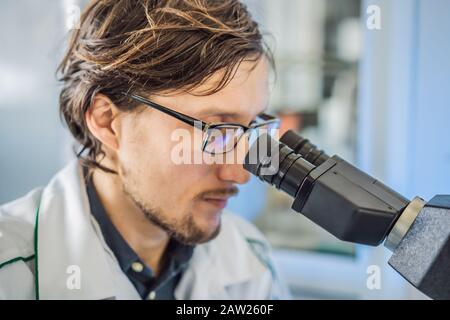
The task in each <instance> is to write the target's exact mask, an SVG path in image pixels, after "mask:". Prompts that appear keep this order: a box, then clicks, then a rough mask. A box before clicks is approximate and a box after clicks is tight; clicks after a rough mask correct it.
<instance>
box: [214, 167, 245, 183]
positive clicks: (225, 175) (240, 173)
mask: <svg viewBox="0 0 450 320" xmlns="http://www.w3.org/2000/svg"><path fill="white" fill-rule="evenodd" d="M219 179H220V180H223V181H228V182H232V183H236V184H246V183H247V182H248V181H249V180H250V173H248V172H247V171H246V170H245V169H244V167H243V166H242V164H222V165H220V166H219Z"/></svg>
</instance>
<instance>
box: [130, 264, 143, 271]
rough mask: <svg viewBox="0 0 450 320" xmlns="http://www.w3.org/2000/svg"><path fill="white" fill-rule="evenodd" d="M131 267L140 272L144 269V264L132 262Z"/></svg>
mask: <svg viewBox="0 0 450 320" xmlns="http://www.w3.org/2000/svg"><path fill="white" fill-rule="evenodd" d="M131 269H133V271H135V272H142V270H144V266H143V265H142V263H140V262H133V264H132V265H131Z"/></svg>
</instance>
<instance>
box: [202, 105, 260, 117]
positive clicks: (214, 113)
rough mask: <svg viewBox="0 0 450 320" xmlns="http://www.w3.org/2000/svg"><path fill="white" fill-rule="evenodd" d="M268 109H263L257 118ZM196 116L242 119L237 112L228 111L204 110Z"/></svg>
mask: <svg viewBox="0 0 450 320" xmlns="http://www.w3.org/2000/svg"><path fill="white" fill-rule="evenodd" d="M267 109H268V106H266V107H264V109H262V110H261V111H260V112H259V113H258V114H257V116H259V115H261V114H263V113H266V112H267ZM198 116H201V117H208V116H217V117H229V118H240V117H242V114H239V113H237V112H229V111H217V110H212V109H209V110H204V111H203V112H200V113H199V114H198Z"/></svg>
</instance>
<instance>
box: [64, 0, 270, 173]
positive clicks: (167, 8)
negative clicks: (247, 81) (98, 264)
mask: <svg viewBox="0 0 450 320" xmlns="http://www.w3.org/2000/svg"><path fill="white" fill-rule="evenodd" d="M263 55H264V56H266V57H267V58H268V60H269V62H270V63H271V64H272V65H273V57H272V54H271V52H270V49H269V48H268V47H267V45H266V44H265V43H264V41H263V37H262V34H261V32H260V30H259V27H258V24H257V23H256V22H255V21H254V20H253V19H252V17H251V15H250V13H249V12H248V10H247V7H246V6H245V5H244V4H243V3H241V2H240V1H238V0H94V1H91V2H90V4H89V5H88V6H87V8H86V9H85V11H84V12H83V14H82V16H81V20H80V28H79V29H78V30H74V31H73V35H72V37H71V40H70V43H69V47H68V51H67V53H66V55H65V56H64V58H63V60H62V62H61V64H60V66H59V68H58V73H59V75H60V77H59V79H60V81H61V82H62V90H61V93H60V114H61V117H62V118H63V119H64V121H65V122H66V124H67V126H68V128H69V130H70V131H71V133H72V135H73V136H74V137H75V139H76V140H77V141H78V142H79V143H80V144H81V146H82V150H81V152H79V153H78V157H79V158H81V159H82V161H83V162H84V163H85V164H86V165H87V166H89V167H98V168H100V169H102V170H105V171H108V172H113V171H112V170H110V169H108V168H105V167H104V166H102V165H100V164H99V156H103V157H104V156H105V153H104V152H103V151H102V148H101V143H100V142H99V141H98V140H97V139H96V138H95V137H94V136H93V135H92V134H91V133H90V131H89V129H88V127H87V124H86V121H85V113H86V111H87V110H88V108H89V107H90V105H91V104H92V101H93V98H94V96H95V95H96V94H98V93H101V94H104V95H106V96H108V97H109V98H110V99H111V100H112V101H113V102H114V104H115V105H116V106H117V107H118V108H119V109H120V110H123V111H132V110H135V109H136V107H137V106H138V104H137V103H136V102H134V101H132V100H129V99H128V98H126V97H125V96H124V95H123V94H122V93H123V92H133V93H137V94H145V95H151V94H154V93H158V92H168V91H169V92H170V91H179V90H181V91H184V92H190V91H192V90H193V89H195V88H197V87H198V86H200V85H201V84H203V83H204V82H205V81H207V80H208V79H209V78H210V77H211V76H212V75H213V74H215V73H216V72H217V71H223V73H222V74H223V77H222V78H221V81H219V83H217V85H216V86H215V87H214V88H211V89H210V90H208V91H205V92H202V93H201V95H209V94H213V93H215V92H217V91H219V90H221V89H222V88H223V87H225V86H226V85H227V84H228V82H229V81H230V80H231V79H232V78H233V76H234V72H235V71H236V68H237V67H238V66H239V64H240V63H241V62H242V61H247V60H250V61H255V62H256V61H258V60H259V59H260V58H261V56H263ZM84 151H87V152H86V154H85V156H82V154H83V153H84Z"/></svg>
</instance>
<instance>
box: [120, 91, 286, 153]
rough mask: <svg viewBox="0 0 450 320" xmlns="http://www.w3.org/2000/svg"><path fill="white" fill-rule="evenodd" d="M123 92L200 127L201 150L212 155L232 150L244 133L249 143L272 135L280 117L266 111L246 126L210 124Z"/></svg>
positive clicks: (277, 126) (129, 96)
mask: <svg viewBox="0 0 450 320" xmlns="http://www.w3.org/2000/svg"><path fill="white" fill-rule="evenodd" d="M123 94H124V95H125V96H127V97H128V98H130V99H133V100H135V101H137V102H140V103H142V104H144V105H146V106H148V107H151V108H154V109H157V110H159V111H161V112H164V113H165V114H167V115H169V116H172V117H174V118H176V119H178V120H180V121H183V122H184V123H187V124H189V125H191V126H193V127H196V128H201V130H202V131H203V144H202V150H203V152H206V153H209V154H212V155H217V154H224V153H227V152H230V151H232V150H234V148H236V146H237V144H238V143H239V141H240V140H241V138H242V137H244V136H245V135H247V137H248V139H249V144H252V143H253V142H254V141H255V140H256V138H257V137H258V136H259V135H261V134H262V133H266V134H269V135H273V134H274V132H275V130H276V129H278V128H279V126H280V119H278V118H276V117H274V116H271V115H268V114H266V113H263V114H260V115H258V117H257V118H256V119H255V120H254V121H252V123H251V124H250V125H249V126H248V127H247V126H244V125H241V124H237V123H225V122H224V123H215V124H210V123H206V122H203V121H201V120H198V119H195V118H193V117H190V116H188V115H185V114H183V113H181V112H177V111H175V110H172V109H169V108H166V107H164V106H162V105H160V104H157V103H155V102H153V101H150V100H148V99H146V98H144V97H141V96H139V95H136V94H131V93H126V92H124V93H123Z"/></svg>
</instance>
